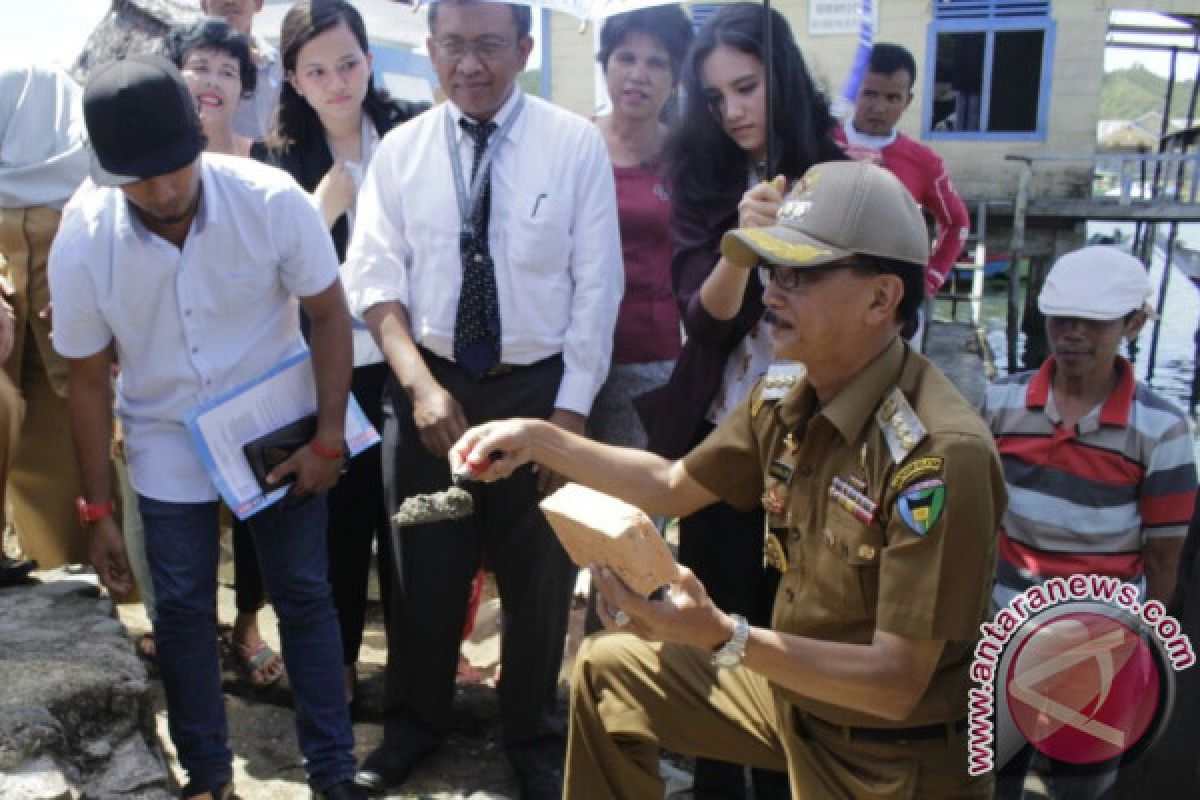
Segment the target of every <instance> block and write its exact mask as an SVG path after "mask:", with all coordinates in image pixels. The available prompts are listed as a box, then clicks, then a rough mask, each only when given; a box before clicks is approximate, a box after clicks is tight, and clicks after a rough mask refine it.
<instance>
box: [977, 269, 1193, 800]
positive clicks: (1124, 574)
mask: <svg viewBox="0 0 1200 800" xmlns="http://www.w3.org/2000/svg"><path fill="white" fill-rule="evenodd" d="M1149 288H1150V287H1149V282H1148V281H1147V279H1146V269H1145V268H1144V267H1143V266H1142V264H1141V262H1139V261H1138V260H1137V259H1135V258H1133V257H1132V256H1130V255H1128V254H1126V253H1123V252H1121V251H1120V250H1117V249H1116V248H1113V247H1085V248H1083V249H1081V250H1076V251H1074V252H1071V253H1068V254H1067V255H1065V256H1063V257H1062V258H1060V259H1059V260H1058V261H1057V262H1056V263H1055V264H1054V266H1053V267H1052V268H1051V270H1050V274H1049V275H1047V276H1046V282H1045V285H1044V286H1043V287H1042V292H1041V294H1040V295H1039V296H1038V308H1039V309H1040V310H1041V312H1042V313H1043V314H1045V315H1046V334H1047V337H1046V338H1047V339H1048V340H1049V342H1050V349H1051V351H1052V355H1051V356H1050V358H1048V359H1046V363H1044V364H1043V365H1042V367H1041V369H1039V370H1037V371H1035V372H1025V373H1021V374H1019V375H1010V376H1009V377H1007V378H1004V379H1002V380H999V381H997V382H996V383H994V384H992V386H991V387H989V389H988V393H987V399H986V400H985V401H984V408H983V415H984V418H985V419H986V420H987V423H988V426H989V427H990V428H991V430H992V435H993V436H995V437H996V449H997V450H998V451H999V452H1000V459H1001V461H1002V462H1003V464H1004V479H1005V483H1006V484H1007V485H1008V492H1009V501H1008V510H1007V511H1006V512H1005V514H1004V521H1003V524H1002V527H1001V529H1000V533H999V536H998V537H997V543H996V554H997V559H996V584H995V587H994V589H993V592H992V600H993V602H994V603H995V605H996V606H997V607H998V608H1004V607H1005V606H1007V605H1008V603H1009V602H1010V601H1011V600H1012V598H1013V597H1014V596H1015V595H1016V594H1018V593H1019V592H1021V591H1023V590H1025V589H1027V588H1029V587H1031V586H1033V585H1034V584H1036V583H1041V582H1042V581H1045V580H1046V579H1048V578H1053V577H1066V576H1069V575H1076V574H1094V575H1109V576H1114V577H1117V578H1120V579H1121V580H1123V581H1126V582H1129V583H1132V584H1135V585H1136V586H1137V587H1138V589H1139V591H1140V593H1141V597H1142V600H1143V601H1145V600H1146V599H1154V600H1158V601H1160V602H1162V603H1163V604H1164V605H1165V604H1166V603H1167V601H1168V600H1169V599H1170V597H1171V592H1172V591H1173V590H1174V588H1175V574H1176V570H1177V567H1178V564H1179V554H1180V550H1181V548H1182V546H1183V540H1184V537H1185V535H1186V534H1187V527H1188V522H1189V520H1190V519H1191V516H1192V509H1193V508H1194V506H1195V502H1196V460H1195V453H1194V449H1193V439H1192V430H1191V427H1190V425H1189V424H1188V418H1187V416H1186V415H1185V414H1184V413H1183V412H1182V411H1180V410H1179V409H1178V408H1176V407H1175V406H1174V405H1173V404H1172V403H1170V402H1169V401H1168V400H1166V399H1165V398H1163V397H1162V396H1161V395H1159V394H1157V393H1155V392H1153V391H1152V390H1151V389H1150V387H1148V386H1146V385H1145V384H1144V383H1141V382H1140V381H1138V380H1137V379H1135V378H1134V376H1133V367H1132V366H1131V365H1130V363H1129V362H1128V361H1127V360H1126V359H1125V358H1124V357H1122V356H1120V355H1118V354H1117V350H1118V348H1119V347H1120V346H1121V344H1122V341H1123V340H1132V339H1133V338H1134V337H1136V336H1137V334H1138V331H1140V330H1141V328H1142V325H1143V324H1144V323H1145V321H1146V311H1145V310H1144V309H1145V300H1146V296H1147V294H1148V293H1149ZM1033 757H1034V750H1033V748H1032V747H1030V746H1026V747H1025V748H1024V749H1023V750H1022V751H1020V752H1019V753H1018V754H1017V755H1016V756H1014V757H1013V758H1012V759H1011V760H1010V761H1009V762H1008V763H1007V764H1006V765H1004V766H1003V767H1002V768H1001V769H999V770H998V771H997V773H996V798H997V799H998V800H1016V798H1020V797H1021V796H1022V791H1023V787H1024V783H1025V776H1026V773H1027V771H1028V769H1029V766H1030V764H1031V761H1032V759H1033ZM1119 760H1120V759H1119V758H1118V759H1114V760H1113V761H1111V762H1107V763H1105V764H1103V765H1100V764H1096V765H1084V766H1083V767H1082V768H1081V767H1080V766H1079V765H1074V764H1067V763H1064V762H1058V761H1054V760H1050V761H1049V763H1047V764H1046V766H1045V768H1044V770H1045V777H1046V779H1047V780H1048V781H1049V782H1050V788H1051V792H1052V796H1053V797H1056V798H1060V800H1064V799H1065V800H1075V798H1079V799H1080V800H1083V798H1088V799H1089V800H1090V798H1096V797H1101V796H1103V795H1104V793H1105V792H1106V791H1107V790H1108V789H1109V788H1110V787H1111V786H1112V784H1113V782H1114V781H1115V779H1116V775H1117V766H1118V762H1119Z"/></svg>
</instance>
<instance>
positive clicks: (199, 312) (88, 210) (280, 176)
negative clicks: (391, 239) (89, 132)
mask: <svg viewBox="0 0 1200 800" xmlns="http://www.w3.org/2000/svg"><path fill="white" fill-rule="evenodd" d="M200 184H201V196H200V206H199V209H198V211H197V214H196V218H195V220H194V221H193V222H192V226H191V230H189V231H188V235H187V239H186V240H185V241H184V243H183V248H182V249H180V248H177V247H175V246H174V245H173V244H171V243H169V242H167V241H166V240H165V239H162V238H161V237H159V236H157V235H155V234H153V233H151V232H150V231H149V230H148V229H147V228H146V227H145V226H144V225H143V224H142V222H141V220H140V219H139V218H138V217H137V215H136V214H135V213H134V211H133V210H132V209H131V208H130V207H129V204H128V201H126V199H125V196H124V195H123V194H122V193H121V191H120V190H119V189H105V188H99V187H97V186H95V185H94V184H92V183H91V181H87V182H85V183H84V185H83V187H82V188H81V189H80V190H79V192H78V193H76V195H75V196H74V197H73V198H71V202H70V203H68V204H67V207H66V209H65V211H64V214H63V220H62V225H61V226H60V228H59V231H58V235H57V236H56V237H55V240H54V245H53V247H52V248H51V251H50V292H51V296H52V297H53V299H54V348H55V349H56V350H57V351H58V352H59V353H61V354H62V355H63V356H66V357H67V358H85V357H87V356H91V355H94V354H96V353H98V352H100V351H101V350H103V349H104V348H105V347H107V346H108V345H109V342H115V343H116V350H117V358H118V360H119V361H120V364H121V374H120V377H119V378H118V380H117V411H118V413H119V414H120V416H121V421H122V424H123V425H124V428H125V437H126V443H125V447H126V449H125V452H126V458H127V461H128V463H129V472H130V479H131V481H132V483H133V487H134V488H135V489H136V490H137V492H138V493H139V494H141V495H145V496H147V497H152V498H154V499H156V500H163V501H167V502H205V501H210V500H215V499H216V498H217V492H216V488H215V487H214V486H213V484H212V482H211V481H210V480H209V478H208V475H207V474H206V473H205V471H204V467H203V466H202V464H201V462H200V459H199V457H198V456H197V454H196V451H195V448H194V446H193V444H192V441H191V438H190V437H189V435H188V433H187V429H186V428H185V427H184V419H185V418H186V417H187V414H188V412H189V411H190V410H192V409H193V408H194V407H195V406H196V405H197V404H198V403H201V402H203V401H206V400H210V399H212V398H215V397H218V396H219V395H221V394H223V393H225V392H228V391H229V390H231V389H233V388H235V387H237V386H238V385H240V384H242V383H245V382H246V381H249V380H251V379H253V378H255V377H257V376H259V375H261V374H262V373H264V372H266V371H267V370H268V369H270V368H271V367H273V366H275V365H276V364H278V363H279V362H280V361H281V360H283V359H284V358H285V357H287V356H289V355H291V354H293V353H296V352H299V351H300V350H302V349H303V347H304V341H303V339H302V338H301V336H300V326H299V321H298V316H297V314H298V309H297V301H296V297H309V296H312V295H314V294H318V293H320V292H321V291H323V290H325V289H327V288H328V287H329V286H330V285H331V284H332V283H333V282H334V281H335V280H337V276H338V263H337V254H336V253H335V252H334V249H333V242H332V240H331V239H330V238H329V233H328V231H327V230H326V228H325V225H324V222H323V221H322V220H321V217H320V215H319V214H317V212H316V211H314V210H313V207H312V205H311V204H310V203H309V201H308V196H307V194H306V193H305V192H304V191H303V190H302V189H301V188H300V187H299V186H298V185H297V184H296V182H295V181H294V180H292V178H291V176H289V175H288V174H287V173H285V172H283V171H282V170H277V169H275V168H274V167H268V166H266V165H264V164H259V163H257V162H255V161H252V160H250V159H246V158H237V157H235V156H223V155H215V154H210V153H205V154H203V156H202V157H201V171H200Z"/></svg>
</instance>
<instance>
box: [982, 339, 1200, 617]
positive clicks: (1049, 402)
mask: <svg viewBox="0 0 1200 800" xmlns="http://www.w3.org/2000/svg"><path fill="white" fill-rule="evenodd" d="M1054 364H1055V361H1054V358H1053V356H1052V357H1050V358H1049V359H1047V360H1046V363H1045V364H1043V365H1042V368H1041V369H1039V370H1037V371H1036V372H1024V373H1021V374H1018V375H1010V376H1008V377H1006V378H1002V379H1000V380H998V381H996V382H995V383H993V384H992V385H991V386H990V387H988V392H987V398H986V400H985V401H984V408H983V415H984V419H985V420H986V421H987V423H988V426H989V427H990V428H991V430H992V435H993V436H995V437H996V448H997V450H999V452H1000V458H1001V461H1002V462H1003V464H1004V478H1005V481H1006V482H1007V484H1008V491H1009V501H1008V510H1007V512H1005V514H1004V523H1003V527H1002V528H1001V531H1000V536H999V540H998V547H997V551H998V552H997V555H998V559H997V568H996V578H997V594H996V597H997V602H1006V601H1007V599H1008V598H1011V591H1010V592H1001V591H1000V590H1001V587H1007V588H1008V589H1009V590H1014V589H1015V590H1021V589H1025V588H1028V587H1029V586H1031V585H1033V584H1034V583H1037V582H1040V581H1043V580H1045V579H1047V578H1052V577H1055V576H1067V575H1074V574H1099V575H1112V576H1115V577H1118V578H1121V579H1122V580H1126V581H1130V582H1137V583H1142V580H1141V579H1142V547H1143V543H1144V542H1145V541H1146V539H1147V538H1157V537H1180V538H1182V537H1183V536H1185V535H1186V534H1187V527H1188V523H1189V521H1190V520H1191V517H1192V510H1193V507H1194V505H1195V501H1196V460H1195V452H1194V450H1193V440H1192V431H1191V426H1190V425H1189V422H1188V418H1187V416H1186V415H1185V414H1184V413H1183V412H1182V411H1180V410H1179V409H1178V408H1176V407H1175V406H1174V405H1173V404H1172V403H1170V402H1169V401H1167V400H1165V399H1164V398H1162V397H1161V396H1160V395H1158V394H1156V393H1154V392H1153V391H1151V390H1150V388H1149V387H1147V386H1146V385H1145V384H1143V383H1141V382H1139V381H1137V380H1135V379H1134V376H1133V368H1132V367H1131V366H1130V364H1129V362H1128V361H1127V360H1125V359H1124V358H1120V357H1118V358H1117V360H1116V365H1117V371H1118V373H1119V377H1118V379H1117V385H1116V388H1114V389H1113V392H1112V394H1110V395H1109V397H1108V399H1107V400H1105V401H1104V403H1103V404H1102V405H1100V406H1097V407H1096V408H1094V409H1093V410H1092V411H1090V412H1089V413H1088V414H1087V415H1086V416H1084V417H1083V419H1081V420H1080V421H1079V423H1078V424H1077V425H1076V426H1075V430H1068V429H1064V428H1063V427H1062V424H1061V423H1062V416H1061V415H1060V414H1059V413H1058V409H1057V408H1056V407H1055V404H1054V395H1053V392H1052V391H1051V378H1052V377H1053V375H1054ZM1004 595H1006V597H1005V596H1004Z"/></svg>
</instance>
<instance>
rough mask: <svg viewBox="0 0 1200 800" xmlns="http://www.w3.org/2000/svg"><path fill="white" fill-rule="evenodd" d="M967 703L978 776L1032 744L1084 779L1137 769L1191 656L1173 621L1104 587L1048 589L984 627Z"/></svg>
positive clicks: (1083, 580)
mask: <svg viewBox="0 0 1200 800" xmlns="http://www.w3.org/2000/svg"><path fill="white" fill-rule="evenodd" d="M980 634H981V636H980V639H979V641H978V642H977V644H976V646H975V657H974V659H973V660H972V662H971V671H970V677H971V680H972V682H973V683H975V684H976V686H973V687H971V688H970V689H969V690H968V692H967V703H968V735H967V738H968V754H967V757H968V765H967V771H968V773H969V774H971V775H982V774H984V773H986V772H989V771H991V770H993V769H999V768H1001V767H1003V766H1004V765H1005V764H1007V763H1008V762H1009V761H1010V760H1011V759H1012V758H1013V757H1014V756H1016V755H1017V754H1018V753H1019V752H1020V751H1021V750H1022V749H1023V748H1025V746H1026V744H1027V743H1028V745H1032V746H1033V747H1034V748H1036V749H1037V750H1039V751H1041V752H1042V753H1043V754H1044V755H1045V756H1046V757H1047V758H1050V759H1052V760H1054V761H1057V762H1062V763H1067V764H1074V765H1077V766H1078V767H1079V768H1081V769H1084V770H1092V769H1106V768H1107V767H1106V766H1105V765H1106V763H1108V762H1112V761H1113V760H1114V759H1120V760H1121V762H1122V763H1124V762H1127V761H1131V760H1133V759H1136V758H1138V757H1139V756H1140V755H1141V754H1142V753H1144V752H1146V751H1147V750H1149V749H1150V748H1151V747H1153V746H1154V742H1155V740H1156V739H1157V738H1158V736H1159V735H1160V734H1161V733H1162V731H1163V730H1164V728H1165V727H1166V723H1167V721H1168V720H1169V718H1170V713H1171V709H1172V707H1173V706H1174V695H1175V673H1176V672H1177V671H1179V670H1182V669H1187V668H1188V667H1191V666H1192V665H1193V664H1195V662H1196V655H1195V652H1194V651H1193V649H1192V644H1191V641H1190V640H1189V639H1188V637H1187V635H1186V634H1184V633H1183V631H1182V626H1181V625H1180V624H1179V622H1178V620H1176V619H1174V618H1173V617H1171V616H1169V615H1168V614H1167V613H1166V609H1165V608H1163V606H1162V604H1161V603H1159V602H1158V601H1156V600H1150V601H1145V600H1143V598H1141V597H1140V595H1139V592H1138V589H1137V587H1135V586H1133V585H1132V584H1126V583H1122V582H1121V581H1120V580H1119V579H1117V578H1113V577H1110V576H1102V575H1071V576H1069V577H1066V578H1051V579H1050V580H1048V581H1046V582H1045V583H1044V584H1040V585H1038V586H1034V587H1031V588H1029V589H1027V590H1025V591H1023V592H1020V593H1018V594H1017V595H1015V596H1014V597H1013V598H1012V599H1011V600H1010V602H1009V603H1008V605H1007V606H1005V607H1004V608H1001V609H1000V610H999V611H998V612H997V614H996V616H995V617H994V618H993V619H991V620H990V621H988V622H985V623H984V624H983V625H981V626H980Z"/></svg>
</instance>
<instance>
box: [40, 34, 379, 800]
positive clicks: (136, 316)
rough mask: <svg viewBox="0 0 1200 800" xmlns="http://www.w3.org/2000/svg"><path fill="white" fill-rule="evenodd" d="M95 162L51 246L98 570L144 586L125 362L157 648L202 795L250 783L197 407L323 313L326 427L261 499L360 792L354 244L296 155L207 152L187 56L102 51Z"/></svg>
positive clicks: (322, 760) (310, 672) (312, 730)
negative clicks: (344, 517) (337, 244)
mask: <svg viewBox="0 0 1200 800" xmlns="http://www.w3.org/2000/svg"><path fill="white" fill-rule="evenodd" d="M83 102H84V117H85V120H86V122H87V128H88V134H89V136H90V139H91V143H92V148H93V151H94V152H93V164H92V180H91V182H85V184H84V186H83V187H82V188H81V189H80V190H79V192H78V193H77V194H76V195H75V197H74V198H72V201H71V203H70V204H69V205H68V207H67V209H66V211H65V214H64V217H63V222H62V226H61V228H60V230H59V234H58V237H57V238H56V240H55V242H54V246H53V249H52V251H51V255H50V284H51V291H52V293H53V297H54V307H55V314H54V346H55V348H56V349H57V350H58V351H59V352H60V353H61V354H62V355H63V356H65V357H66V358H67V359H68V364H69V387H70V411H71V426H72V433H73V436H74V439H75V449H76V451H77V453H78V457H79V463H80V471H81V479H82V486H83V492H84V495H83V497H80V498H79V499H78V501H77V506H78V509H79V514H80V520H81V523H82V524H83V525H85V527H88V528H89V529H90V531H91V557H92V562H93V564H94V566H95V567H96V571H97V573H98V574H99V576H100V580H101V581H102V582H103V583H104V585H105V586H107V587H108V588H109V590H110V591H112V592H113V594H114V595H117V596H120V595H122V594H124V593H126V592H128V591H129V590H130V588H131V582H130V574H129V567H128V562H127V560H126V557H125V548H124V544H123V542H122V538H121V531H120V528H119V527H118V525H117V523H116V521H115V520H114V518H113V510H114V508H113V499H112V498H113V494H112V487H111V485H110V483H109V472H108V446H109V440H110V439H111V436H112V395H111V390H110V373H111V368H112V365H113V361H114V356H115V357H116V359H117V360H119V362H120V364H121V376H120V378H119V380H118V382H117V410H118V413H119V414H120V416H121V420H122V423H123V425H124V428H125V435H126V445H125V446H126V457H127V460H128V464H129V472H130V479H131V481H132V483H133V487H134V489H135V490H136V492H137V494H138V507H139V510H140V512H141V515H142V519H143V521H144V524H145V543H146V554H147V558H148V561H149V565H150V572H151V576H152V579H153V582H154V593H155V596H156V600H157V611H158V621H157V624H156V626H155V635H156V639H157V642H156V643H157V647H158V663H159V667H160V669H161V672H162V679H163V687H164V689H165V691H166V696H167V712H168V722H169V726H170V730H171V738H172V739H173V740H174V742H175V745H176V747H177V749H178V752H179V761H180V763H181V764H182V765H183V768H184V769H185V770H186V771H187V773H188V777H189V782H188V784H187V786H185V787H184V790H183V796H184V797H196V798H204V799H207V798H212V800H218V798H224V797H227V796H229V794H230V793H231V783H230V782H231V777H232V769H231V762H232V758H231V754H230V751H229V748H228V745H227V743H226V722H225V711H224V703H223V697H222V694H221V672H220V665H219V661H218V654H217V649H216V646H215V643H216V639H217V637H216V630H215V627H214V619H213V612H212V609H213V607H214V603H215V593H216V568H217V556H218V539H217V536H218V533H217V509H218V503H217V491H216V489H215V488H214V486H213V484H212V481H211V480H210V479H209V477H208V475H207V473H206V472H205V469H204V466H203V465H202V463H201V461H200V459H199V458H198V456H197V454H196V451H195V449H194V448H193V447H192V444H191V442H190V439H189V437H188V433H187V431H186V428H185V427H184V419H185V418H186V416H187V414H188V412H189V411H190V410H191V409H193V408H194V407H195V406H196V404H197V403H201V402H204V401H207V400H210V399H213V398H216V397H218V396H220V395H222V394H224V393H226V392H228V391H230V390H231V389H233V388H235V387H237V386H239V385H241V384H243V383H245V382H247V381H249V380H252V379H254V378H256V377H258V376H259V375H261V374H262V373H264V372H266V371H267V370H268V369H270V368H271V367H273V366H274V365H276V364H277V363H279V362H280V361H281V360H283V359H284V358H285V357H287V356H289V355H291V354H293V353H295V352H297V351H299V350H301V349H302V348H303V346H304V343H303V340H302V339H301V337H300V331H299V326H298V325H297V308H296V305H297V298H298V299H299V303H300V304H301V305H303V307H304V310H305V311H306V312H307V314H308V316H309V318H310V319H311V320H312V331H311V337H310V346H311V350H312V361H313V368H314V373H315V375H316V386H317V418H318V423H317V433H316V435H315V437H314V438H313V439H312V440H311V441H310V442H309V443H308V444H307V445H306V446H304V447H302V448H300V449H299V450H298V451H297V452H296V453H295V454H294V455H293V456H292V457H291V458H289V459H288V460H287V461H285V462H284V463H282V464H281V465H280V466H279V467H277V468H276V469H275V470H274V471H273V473H272V476H271V477H272V478H273V479H275V480H280V479H282V478H283V477H284V476H285V475H288V474H293V475H294V476H295V479H296V481H295V486H294V488H293V490H292V492H291V495H290V496H289V497H288V498H287V499H286V500H285V501H284V502H282V503H278V504H276V505H273V506H270V507H268V508H267V509H265V510H263V511H260V512H259V513H257V514H256V515H254V516H253V517H251V518H250V520H249V526H250V529H251V532H252V533H253V535H254V537H255V544H256V547H257V550H258V553H259V558H260V560H261V561H262V568H263V577H264V579H265V580H266V584H267V589H268V591H269V592H270V595H271V599H272V601H273V603H274V606H275V610H276V612H277V614H278V615H279V622H280V633H281V635H282V639H283V654H284V659H285V661H286V662H287V668H288V674H289V675H290V677H291V683H292V687H293V689H294V691H295V697H296V710H297V738H298V740H299V743H300V749H301V751H302V752H303V754H304V757H305V767H306V769H307V772H308V779H309V783H310V784H311V785H312V787H313V789H314V795H315V796H317V797H324V798H337V799H338V800H343V799H344V798H355V797H357V796H358V794H357V789H355V788H354V786H353V784H352V783H350V780H349V779H350V778H351V777H352V775H353V771H354V759H353V754H352V749H353V744H354V742H353V732H352V730H351V727H350V720H349V715H348V711H347V706H346V703H345V699H344V697H343V694H342V689H341V687H342V678H341V645H340V642H339V634H338V627H337V617H336V616H335V614H334V609H333V604H332V600H331V598H330V590H329V585H328V583H327V580H326V561H325V558H326V557H325V553H326V550H325V541H324V531H325V494H324V493H325V490H327V489H328V488H329V487H331V486H332V485H333V484H334V482H335V481H336V480H337V476H338V472H339V470H340V468H341V466H342V459H343V441H342V438H343V437H342V427H343V421H344V419H345V413H346V397H347V393H348V391H349V386H350V364H351V349H350V324H349V318H348V315H347V311H346V301H345V298H344V296H343V294H342V287H341V283H340V282H339V281H338V277H337V268H338V265H337V257H336V256H335V254H334V251H333V246H332V244H331V243H330V240H329V236H328V234H327V233H326V231H325V228H324V226H323V225H322V224H321V220H320V217H319V216H318V215H317V213H316V211H315V210H314V209H313V208H312V206H311V205H310V204H309V202H308V199H307V197H306V196H305V195H304V193H303V192H302V191H301V190H300V189H299V187H298V186H296V184H295V183H294V182H293V181H292V180H291V179H290V178H289V177H287V176H286V175H285V174H284V173H282V172H279V171H278V170H275V169H272V168H270V167H266V166H263V165H260V164H257V163H255V162H252V161H250V160H248V159H240V158H232V157H225V156H218V155H213V154H205V155H204V156H203V158H201V155H200V154H201V150H202V144H203V141H202V135H201V133H200V122H199V118H198V117H197V114H196V110H195V107H194V106H193V105H192V100H191V96H190V94H189V92H188V89H187V86H186V85H185V84H184V82H183V80H182V78H181V77H180V75H179V73H178V72H177V71H176V69H175V67H174V66H172V65H171V64H170V63H169V62H167V61H165V60H163V59H161V58H158V57H154V56H136V57H130V58H127V59H125V60H122V61H115V62H112V63H110V64H107V65H105V66H102V67H101V68H99V69H98V70H97V71H96V72H95V73H94V74H93V76H92V78H91V81H90V82H89V83H88V86H87V89H86V92H85V94H84V101H83Z"/></svg>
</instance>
